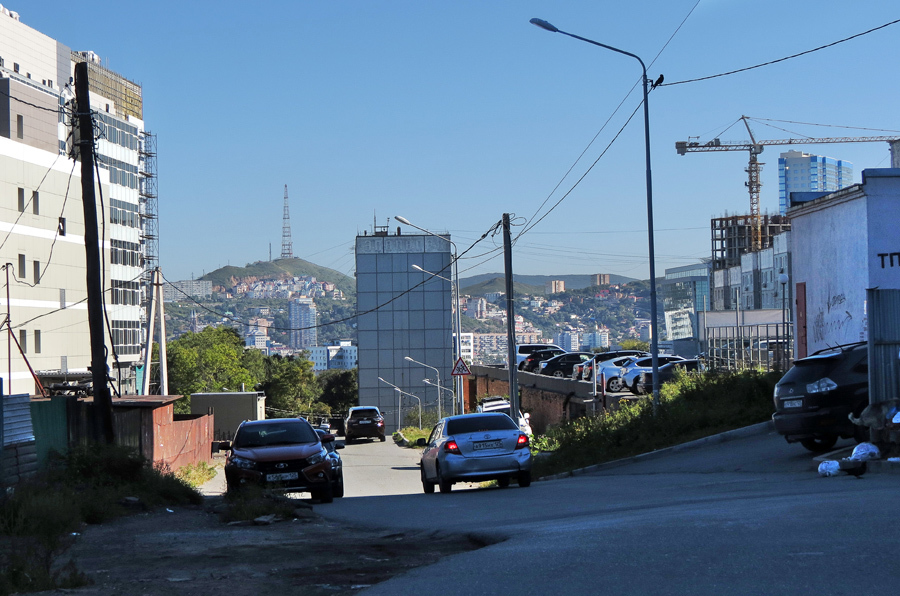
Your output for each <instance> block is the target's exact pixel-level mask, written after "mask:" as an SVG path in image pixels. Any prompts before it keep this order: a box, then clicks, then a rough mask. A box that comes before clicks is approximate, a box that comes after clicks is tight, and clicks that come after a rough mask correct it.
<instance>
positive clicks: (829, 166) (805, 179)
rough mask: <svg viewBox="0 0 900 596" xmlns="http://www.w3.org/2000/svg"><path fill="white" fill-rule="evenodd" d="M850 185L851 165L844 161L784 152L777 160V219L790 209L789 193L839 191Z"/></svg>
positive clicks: (851, 180) (851, 178)
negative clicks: (778, 214)
mask: <svg viewBox="0 0 900 596" xmlns="http://www.w3.org/2000/svg"><path fill="white" fill-rule="evenodd" d="M851 184H853V164H852V163H850V162H848V161H843V160H840V159H834V158H832V157H824V156H822V155H813V154H811V153H804V152H802V151H786V152H784V153H782V154H781V155H780V156H779V157H778V186H779V189H778V207H779V212H780V213H781V215H784V214H785V213H786V212H787V209H788V208H789V207H790V204H789V200H788V199H789V198H790V195H791V193H792V192H817V191H827V192H831V191H835V190H841V189H842V188H845V187H847V186H850V185H851Z"/></svg>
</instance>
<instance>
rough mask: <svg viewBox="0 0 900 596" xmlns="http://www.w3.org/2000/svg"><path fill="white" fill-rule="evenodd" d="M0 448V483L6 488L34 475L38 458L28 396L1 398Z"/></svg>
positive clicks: (6, 396) (5, 396)
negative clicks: (0, 426)
mask: <svg viewBox="0 0 900 596" xmlns="http://www.w3.org/2000/svg"><path fill="white" fill-rule="evenodd" d="M2 400H3V404H2V406H3V408H2V415H3V445H2V453H0V481H2V484H3V485H5V486H9V485H12V484H16V483H18V482H19V481H20V480H21V479H22V478H24V477H26V476H30V475H31V474H34V473H35V472H36V471H37V468H38V457H37V447H36V446H35V440H34V428H33V427H32V424H31V401H30V398H29V396H28V395H24V394H23V395H4V396H2Z"/></svg>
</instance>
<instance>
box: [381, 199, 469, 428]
mask: <svg viewBox="0 0 900 596" xmlns="http://www.w3.org/2000/svg"><path fill="white" fill-rule="evenodd" d="M394 219H396V220H397V221H399V222H400V223H402V224H404V225H407V226H409V227H411V228H415V229H417V230H419V231H420V232H424V233H426V234H428V235H429V236H434V237H435V238H440V239H441V240H444V241H445V242H447V243H448V244H449V245H450V246H452V247H453V253H452V255H451V260H452V261H453V279H454V282H453V286H454V290H455V291H456V304H455V305H454V310H455V311H456V317H455V318H454V321H455V322H456V341H455V342H454V347H455V348H456V350H455V351H456V361H457V362H458V361H459V359H460V358H462V321H461V320H460V312H459V297H460V295H459V265H457V260H458V257H457V255H459V249H458V248H457V247H456V243H455V242H453V241H452V240H450V239H449V238H445V237H444V236H440V235H438V234H435V233H434V232H432V231H430V230H426V229H425V228H420V227H419V226H417V225H416V224H414V223H412V222H411V221H409V220H408V219H406V218H405V217H403V216H400V215H395V216H394ZM444 279H446V278H444ZM454 384H455V386H456V400H455V402H454V404H453V406H454V408H453V409H454V411H455V413H457V414H462V413H463V399H464V398H463V380H462V377H461V376H457V377H456V378H455V379H454Z"/></svg>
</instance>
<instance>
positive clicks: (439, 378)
mask: <svg viewBox="0 0 900 596" xmlns="http://www.w3.org/2000/svg"><path fill="white" fill-rule="evenodd" d="M404 360H407V361H409V362H415V363H416V364H418V365H420V366H424V367H425V368H430V369H431V370H433V371H434V374H436V375H437V388H438V400H437V407H438V420H440V419H441V418H443V417H444V414H443V410H442V409H441V399H442V398H441V389H443V387H441V371H439V370H438V369H436V368H435V367H433V366H430V365H428V364H425V363H424V362H419V361H418V360H413V359H412V358H410V357H409V356H407V357H406V358H404Z"/></svg>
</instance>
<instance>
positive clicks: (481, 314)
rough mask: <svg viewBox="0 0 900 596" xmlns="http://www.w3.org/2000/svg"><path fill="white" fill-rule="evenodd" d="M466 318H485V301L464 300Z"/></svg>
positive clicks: (475, 299) (481, 299) (477, 299)
mask: <svg viewBox="0 0 900 596" xmlns="http://www.w3.org/2000/svg"><path fill="white" fill-rule="evenodd" d="M465 313H466V316H467V317H470V318H473V319H485V318H487V314H488V312H487V300H485V299H484V298H481V297H479V298H469V299H468V300H466V310H465Z"/></svg>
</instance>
